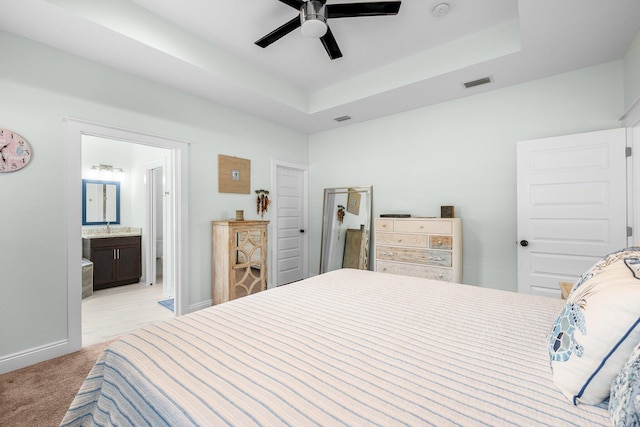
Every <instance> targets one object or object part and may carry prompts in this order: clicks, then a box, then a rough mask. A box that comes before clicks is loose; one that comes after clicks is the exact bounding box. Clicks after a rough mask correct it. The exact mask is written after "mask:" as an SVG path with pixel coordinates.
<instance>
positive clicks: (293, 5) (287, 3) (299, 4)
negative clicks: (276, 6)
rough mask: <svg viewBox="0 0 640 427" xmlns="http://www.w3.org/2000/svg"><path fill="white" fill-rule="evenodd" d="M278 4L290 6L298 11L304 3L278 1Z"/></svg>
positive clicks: (300, 1) (299, 0)
mask: <svg viewBox="0 0 640 427" xmlns="http://www.w3.org/2000/svg"><path fill="white" fill-rule="evenodd" d="M280 2H281V3H284V4H286V5H287V6H291V7H292V8H294V9H298V10H300V8H301V7H302V5H303V4H304V1H302V0H280Z"/></svg>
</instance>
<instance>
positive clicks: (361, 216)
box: [320, 186, 373, 273]
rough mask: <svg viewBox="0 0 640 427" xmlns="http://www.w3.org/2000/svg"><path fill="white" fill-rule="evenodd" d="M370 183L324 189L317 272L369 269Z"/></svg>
mask: <svg viewBox="0 0 640 427" xmlns="http://www.w3.org/2000/svg"><path fill="white" fill-rule="evenodd" d="M372 194H373V186H355V187H341V188H325V190H324V206H323V214H322V238H321V242H322V248H321V250H320V273H326V272H327V271H332V270H337V269H340V268H357V269H360V270H368V269H369V235H370V230H371V197H372Z"/></svg>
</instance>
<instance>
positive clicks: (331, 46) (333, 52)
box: [320, 28, 342, 59]
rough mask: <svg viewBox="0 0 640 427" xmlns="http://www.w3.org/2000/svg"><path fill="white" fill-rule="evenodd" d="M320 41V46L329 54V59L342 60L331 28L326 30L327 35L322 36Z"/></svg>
mask: <svg viewBox="0 0 640 427" xmlns="http://www.w3.org/2000/svg"><path fill="white" fill-rule="evenodd" d="M320 41H321V42H322V46H324V49H325V50H326V51H327V53H328V54H329V58H331V59H337V58H342V52H340V48H339V47H338V42H336V39H335V37H333V33H332V32H331V28H327V33H326V34H325V35H324V36H322V37H320Z"/></svg>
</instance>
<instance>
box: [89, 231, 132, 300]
mask: <svg viewBox="0 0 640 427" xmlns="http://www.w3.org/2000/svg"><path fill="white" fill-rule="evenodd" d="M82 256H83V257H84V258H87V259H89V260H91V262H93V290H99V289H105V288H111V287H114V286H120V285H128V284H131V283H138V282H139V281H140V276H142V250H141V238H140V236H126V237H102V238H94V239H82Z"/></svg>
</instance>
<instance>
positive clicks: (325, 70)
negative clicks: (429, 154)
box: [0, 0, 640, 133]
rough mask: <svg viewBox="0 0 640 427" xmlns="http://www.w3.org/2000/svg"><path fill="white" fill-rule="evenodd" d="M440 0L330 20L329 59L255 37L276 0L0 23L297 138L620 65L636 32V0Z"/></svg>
mask: <svg viewBox="0 0 640 427" xmlns="http://www.w3.org/2000/svg"><path fill="white" fill-rule="evenodd" d="M445 1H446V3H448V4H449V5H450V11H449V13H448V14H447V15H446V16H444V17H441V18H437V17H434V16H433V15H432V13H431V10H432V9H433V7H434V6H435V5H436V4H438V3H441V2H440V1H438V0H404V1H402V6H401V7H400V12H399V14H398V15H397V16H381V17H360V18H342V19H334V20H330V21H329V26H330V27H331V29H332V31H333V34H334V36H335V38H336V40H337V42H338V45H339V46H340V49H341V51H342V53H343V55H344V56H343V57H342V58H339V59H336V60H333V61H332V60H330V59H329V57H328V56H327V54H326V52H325V51H324V48H323V47H322V45H321V43H320V41H319V40H315V39H308V38H305V37H304V36H303V35H302V34H300V33H299V30H296V31H294V32H292V33H290V34H288V35H287V36H285V37H283V38H282V39H280V40H278V41H277V42H275V43H274V44H272V45H271V46H269V47H267V48H266V49H262V48H260V47H258V46H256V45H255V44H254V42H255V41H256V40H258V39H259V38H261V37H262V36H264V35H265V34H267V33H269V32H270V31H272V30H274V29H275V28H277V27H279V26H280V25H282V24H284V23H285V22H287V21H288V20H290V19H292V18H294V17H295V16H296V14H297V12H296V10H294V9H293V8H291V7H289V6H287V5H285V4H283V3H281V2H279V1H278V0H242V1H239V0H218V1H211V0H181V1H179V2H178V1H175V0H0V29H2V30H5V31H9V32H12V33H15V34H18V35H20V36H23V37H26V38H30V39H33V40H36V41H39V42H41V43H45V44H48V45H51V46H53V47H56V48H59V49H61V50H64V51H68V52H70V53H73V54H76V55H80V56H83V57H86V58H88V59H91V60H93V61H96V62H99V63H102V64H105V65H108V66H111V67H113V68H116V69H120V70H124V71H127V72H130V73H132V74H135V75H138V76H141V77H144V78H146V79H149V80H152V81H156V82H159V83H163V84H166V85H169V86H171V87H175V88H178V89H181V90H184V91H187V92H190V93H193V94H196V95H198V96H201V97H203V98H207V99H211V100H212V101H215V102H217V103H220V104H223V105H228V106H230V107H233V108H236V109H239V110H242V111H245V112H248V113H250V114H253V115H255V116H258V117H262V118H265V119H268V120H272V121H274V122H277V123H280V124H283V125H285V126H288V127H290V128H292V129H297V130H300V131H302V132H304V133H315V132H319V131H323V130H327V129H332V128H335V127H339V126H344V125H345V124H351V123H355V122H361V121H365V120H370V119H373V118H377V117H382V116H386V115H390V114H394V113H397V112H401V111H406V110H410V109H413V108H418V107H421V106H425V105H431V104H435V103H438V102H442V101H446V100H450V99H455V98H459V97H463V96H468V95H472V94H475V93H479V92H482V91H487V90H492V89H497V88H501V87H505V86H509V85H513V84H517V83H522V82H525V81H529V80H532V79H537V78H541V77H546V76H549V75H553V74H557V73H562V72H566V71H571V70H574V69H578V68H582V67H585V66H590V65H596V64H600V63H604V62H608V61H612V60H616V59H621V58H622V57H623V56H624V53H625V51H626V50H627V48H628V46H629V44H630V43H631V41H632V40H633V38H634V36H635V35H636V34H637V33H638V31H639V30H640V1H638V0H607V1H605V0H562V1H558V0H519V1H518V0H445ZM348 2H350V3H360V2H362V1H361V0H351V1H348V0H335V1H334V0H328V3H329V4H332V3H348ZM486 76H490V77H491V78H492V80H493V81H492V83H491V84H488V85H484V86H479V87H476V88H473V89H465V88H464V87H463V84H462V83H463V82H465V81H470V80H475V79H478V78H482V77H486ZM343 115H349V116H351V117H352V120H350V121H347V122H343V123H338V122H336V121H335V120H333V119H334V118H336V117H340V116H343Z"/></svg>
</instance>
